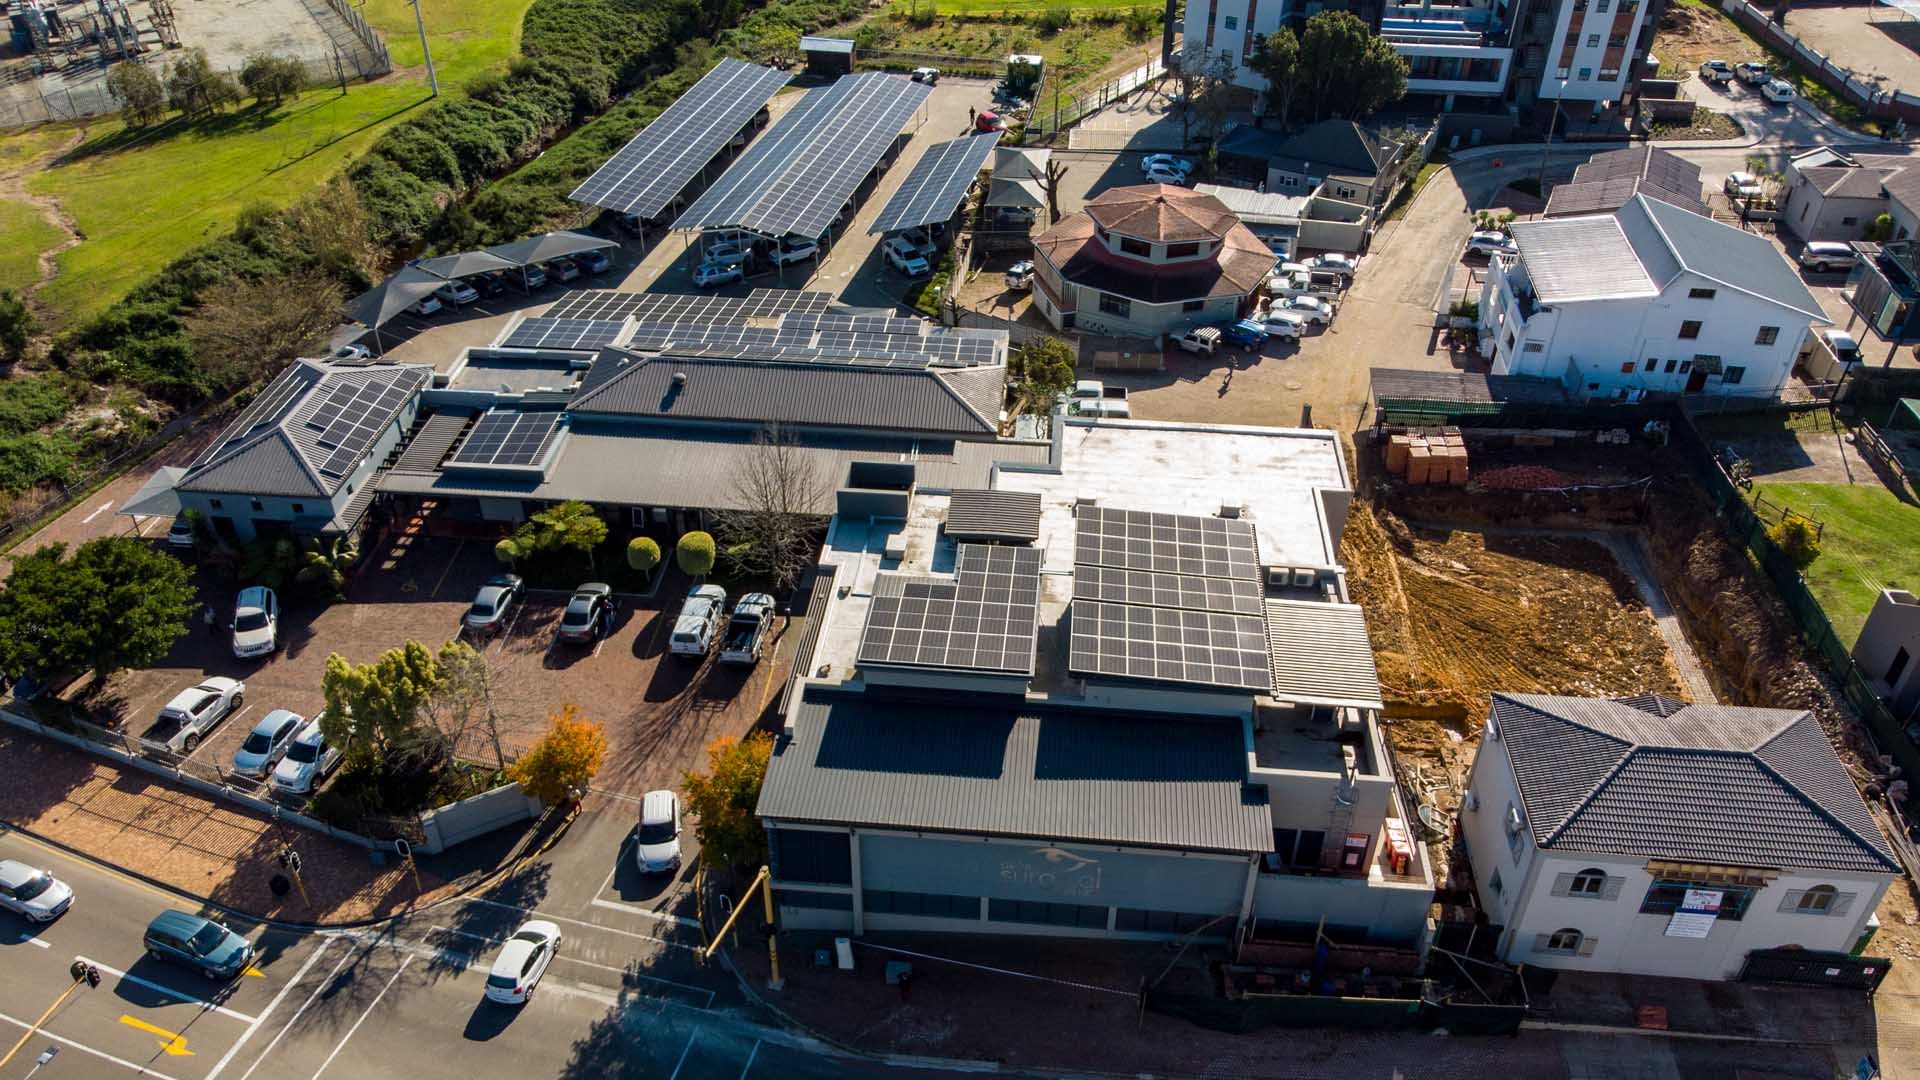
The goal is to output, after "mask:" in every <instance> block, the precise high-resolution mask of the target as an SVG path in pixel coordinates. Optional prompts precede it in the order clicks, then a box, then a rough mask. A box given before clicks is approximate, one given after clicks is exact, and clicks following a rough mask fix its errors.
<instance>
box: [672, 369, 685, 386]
mask: <svg viewBox="0 0 1920 1080" xmlns="http://www.w3.org/2000/svg"><path fill="white" fill-rule="evenodd" d="M673 385H675V386H685V385H687V373H686V372H684V371H676V372H674V373H673Z"/></svg>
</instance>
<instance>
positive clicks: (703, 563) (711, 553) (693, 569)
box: [673, 532, 717, 578]
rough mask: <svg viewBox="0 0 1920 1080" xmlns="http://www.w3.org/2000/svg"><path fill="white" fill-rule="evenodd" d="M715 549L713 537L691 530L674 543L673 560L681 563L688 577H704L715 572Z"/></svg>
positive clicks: (681, 567) (683, 571)
mask: <svg viewBox="0 0 1920 1080" xmlns="http://www.w3.org/2000/svg"><path fill="white" fill-rule="evenodd" d="M716 554H717V552H716V551H715V550H714V546H713V537H711V536H709V535H707V534H706V533H703V532H690V533H687V534H686V535H684V536H682V537H681V538H680V542H679V543H678V544H676V545H674V549H673V561H674V562H676V563H679V564H680V570H681V572H682V573H684V574H686V575H687V576H688V577H696V578H703V577H706V576H707V575H708V574H711V573H713V560H714V558H715V556H716Z"/></svg>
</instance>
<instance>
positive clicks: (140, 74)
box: [107, 60, 167, 127]
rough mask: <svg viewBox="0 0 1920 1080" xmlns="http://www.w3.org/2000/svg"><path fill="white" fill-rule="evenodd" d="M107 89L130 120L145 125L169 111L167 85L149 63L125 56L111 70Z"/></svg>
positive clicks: (132, 122)
mask: <svg viewBox="0 0 1920 1080" xmlns="http://www.w3.org/2000/svg"><path fill="white" fill-rule="evenodd" d="M107 93H108V94H110V95H112V96H113V100H115V101H117V102H119V103H120V112H121V114H122V115H124V116H125V117H126V118H127V123H128V124H130V125H132V126H134V127H145V126H147V125H148V124H151V123H153V122H154V121H156V120H158V119H160V117H162V116H163V115H165V114H166V111H167V88H166V87H165V86H164V85H162V84H161V82H160V76H158V75H155V74H154V73H153V69H152V68H150V67H148V66H146V65H145V64H142V63H138V62H136V61H133V60H125V61H122V62H120V63H118V64H115V65H113V67H112V68H110V69H108V71H107Z"/></svg>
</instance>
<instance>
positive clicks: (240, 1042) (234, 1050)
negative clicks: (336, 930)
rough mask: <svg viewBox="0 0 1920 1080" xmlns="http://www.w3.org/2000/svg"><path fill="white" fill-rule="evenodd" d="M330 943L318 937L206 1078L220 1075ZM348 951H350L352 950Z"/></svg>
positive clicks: (211, 1079)
mask: <svg viewBox="0 0 1920 1080" xmlns="http://www.w3.org/2000/svg"><path fill="white" fill-rule="evenodd" d="M332 944H333V938H331V937H323V938H321V939H320V945H319V947H317V948H315V949H314V950H313V952H312V953H310V954H308V956H307V960H306V963H303V964H301V965H300V970H298V971H296V972H294V973H293V978H292V979H289V980H288V981H287V985H285V986H283V987H281V988H280V992H279V993H277V994H275V995H273V1000H272V1001H269V1002H267V1011H266V1012H263V1013H261V1014H260V1019H258V1020H255V1021H254V1022H253V1023H251V1024H248V1025H247V1030H245V1031H243V1032H241V1033H240V1037H239V1038H238V1039H235V1040H234V1041H233V1045H232V1046H229V1047H227V1052H226V1053H225V1054H222V1055H221V1056H220V1060H219V1062H218V1063H216V1064H215V1065H214V1067H213V1071H212V1072H209V1073H208V1074H207V1080H214V1078H215V1077H217V1076H219V1075H220V1073H221V1071H222V1070H224V1069H225V1068H226V1067H227V1062H229V1061H232V1060H233V1056H234V1055H235V1054H238V1053H239V1052H240V1048H241V1047H242V1046H245V1045H246V1044H247V1040H248V1039H251V1038H253V1033H254V1032H256V1031H258V1030H260V1025H261V1024H263V1023H265V1022H266V1020H267V1017H269V1016H272V1015H273V1013H274V1010H275V1009H278V1008H279V1007H280V1003H281V1002H282V1001H285V1000H286V999H287V995H288V994H291V993H292V992H293V987H294V984H295V983H298V982H299V981H300V980H301V979H304V978H306V977H307V971H308V969H310V968H312V967H313V965H314V963H315V962H317V961H318V960H319V959H320V954H321V953H323V952H326V951H327V949H328V947H329V946H331V945H332ZM348 951H349V952H351V951H352V950H348Z"/></svg>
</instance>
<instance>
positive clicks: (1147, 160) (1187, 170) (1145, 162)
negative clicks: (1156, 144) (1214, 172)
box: [1140, 154, 1193, 177]
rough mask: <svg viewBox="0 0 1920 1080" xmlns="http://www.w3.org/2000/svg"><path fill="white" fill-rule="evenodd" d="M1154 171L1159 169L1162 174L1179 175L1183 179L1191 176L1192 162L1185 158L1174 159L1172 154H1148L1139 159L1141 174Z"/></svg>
mask: <svg viewBox="0 0 1920 1080" xmlns="http://www.w3.org/2000/svg"><path fill="white" fill-rule="evenodd" d="M1155 169H1160V170H1161V171H1163V172H1174V173H1179V174H1180V175H1181V176H1183V177H1184V176H1192V175H1193V162H1191V161H1188V160H1187V159H1186V158H1177V157H1174V156H1173V155H1172V154H1148V155H1147V156H1146V157H1143V158H1141V159H1140V171H1141V172H1143V173H1145V172H1152V171H1153V170H1155Z"/></svg>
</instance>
